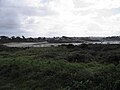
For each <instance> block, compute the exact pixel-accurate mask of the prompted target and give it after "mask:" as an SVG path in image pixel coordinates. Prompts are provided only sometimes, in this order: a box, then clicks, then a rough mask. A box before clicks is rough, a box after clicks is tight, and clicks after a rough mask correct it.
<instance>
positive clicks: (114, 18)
mask: <svg viewBox="0 0 120 90" xmlns="http://www.w3.org/2000/svg"><path fill="white" fill-rule="evenodd" d="M0 35H10V36H12V35H25V36H34V37H36V36H48V37H49V36H51V37H53V36H112V35H120V0H0Z"/></svg>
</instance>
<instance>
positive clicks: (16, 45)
mask: <svg viewBox="0 0 120 90" xmlns="http://www.w3.org/2000/svg"><path fill="white" fill-rule="evenodd" d="M62 44H64V45H68V44H73V45H80V44H82V43H42V42H36V43H28V42H25V43H6V44H3V45H5V46H8V47H51V46H58V45H62ZM86 44H120V41H105V42H86Z"/></svg>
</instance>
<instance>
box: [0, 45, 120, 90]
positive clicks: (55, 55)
mask: <svg viewBox="0 0 120 90" xmlns="http://www.w3.org/2000/svg"><path fill="white" fill-rule="evenodd" d="M119 89H120V45H97V44H95V45H92V44H89V45H86V44H82V45H80V46H74V45H61V46H58V47H44V48H9V47H5V46H0V90H119Z"/></svg>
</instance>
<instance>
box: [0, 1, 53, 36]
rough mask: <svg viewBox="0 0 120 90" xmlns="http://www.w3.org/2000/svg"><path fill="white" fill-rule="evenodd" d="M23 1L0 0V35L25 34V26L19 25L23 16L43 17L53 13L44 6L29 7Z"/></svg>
mask: <svg viewBox="0 0 120 90" xmlns="http://www.w3.org/2000/svg"><path fill="white" fill-rule="evenodd" d="M24 2H25V0H20V1H19V0H0V35H3V34H5V35H9V34H10V35H11V34H13V35H14V34H16V35H17V34H19V33H20V34H25V33H26V31H25V30H24V29H25V28H22V25H21V22H22V20H23V19H24V18H25V17H27V16H39V17H43V16H48V15H52V14H53V13H54V12H53V11H50V10H49V9H48V8H46V7H40V8H36V7H30V6H28V5H25V4H24ZM42 2H43V3H45V2H47V0H45V1H43V0H42ZM22 29H23V30H22ZM28 33H29V32H28Z"/></svg>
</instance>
